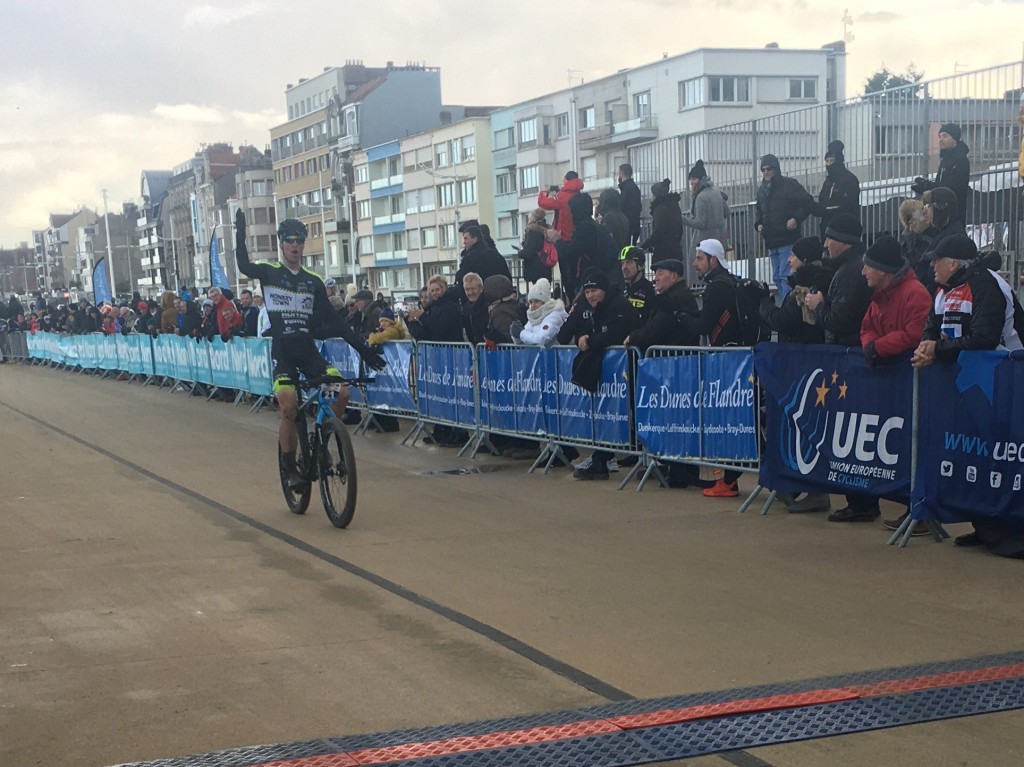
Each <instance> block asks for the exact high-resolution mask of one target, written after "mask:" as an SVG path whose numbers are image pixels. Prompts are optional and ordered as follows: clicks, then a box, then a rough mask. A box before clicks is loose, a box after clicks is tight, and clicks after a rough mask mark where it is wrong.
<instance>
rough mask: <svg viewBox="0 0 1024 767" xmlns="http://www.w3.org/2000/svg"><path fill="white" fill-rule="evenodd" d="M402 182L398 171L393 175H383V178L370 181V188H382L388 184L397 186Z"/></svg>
mask: <svg viewBox="0 0 1024 767" xmlns="http://www.w3.org/2000/svg"><path fill="white" fill-rule="evenodd" d="M401 183H402V174H401V173H399V174H397V175H395V176H385V177H384V178H376V179H374V180H373V181H371V182H370V189H384V188H385V187H389V186H398V185H399V184H401Z"/></svg>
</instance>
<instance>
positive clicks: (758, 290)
mask: <svg viewBox="0 0 1024 767" xmlns="http://www.w3.org/2000/svg"><path fill="white" fill-rule="evenodd" d="M768 295H770V293H769V291H768V286H767V285H765V284H764V283H763V282H758V281H757V280H748V279H746V278H743V279H737V280H736V319H737V320H738V321H739V323H740V343H741V344H743V346H754V345H756V344H759V343H761V342H762V341H770V340H771V338H772V331H771V328H770V327H769V326H768V325H767V324H765V323H764V322H762V320H761V299H763V298H765V297H766V296H768Z"/></svg>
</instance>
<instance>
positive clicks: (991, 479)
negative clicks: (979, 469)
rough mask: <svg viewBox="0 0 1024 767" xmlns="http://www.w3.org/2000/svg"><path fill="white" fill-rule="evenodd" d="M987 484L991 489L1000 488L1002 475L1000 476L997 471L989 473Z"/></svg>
mask: <svg viewBox="0 0 1024 767" xmlns="http://www.w3.org/2000/svg"><path fill="white" fill-rule="evenodd" d="M988 483H989V484H990V485H992V487H993V488H999V487H1002V484H1003V475H1002V474H1000V473H999V472H998V471H993V472H990V473H989V475H988Z"/></svg>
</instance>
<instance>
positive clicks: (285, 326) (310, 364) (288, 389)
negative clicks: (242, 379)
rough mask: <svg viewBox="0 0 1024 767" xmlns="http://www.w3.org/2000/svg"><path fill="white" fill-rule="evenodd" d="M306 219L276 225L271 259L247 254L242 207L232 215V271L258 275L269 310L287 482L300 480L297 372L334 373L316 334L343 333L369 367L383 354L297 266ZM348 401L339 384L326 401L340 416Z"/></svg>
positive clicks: (379, 366)
mask: <svg viewBox="0 0 1024 767" xmlns="http://www.w3.org/2000/svg"><path fill="white" fill-rule="evenodd" d="M306 234H307V232H306V225H305V224H303V223H302V222H301V221H299V220H297V219H294V218H288V219H285V220H284V221H282V222H281V223H280V225H279V226H278V227H277V239H278V243H279V245H280V248H281V260H280V261H278V262H277V263H269V262H266V261H258V262H256V263H253V262H251V261H250V260H249V249H248V248H247V247H246V244H245V213H244V212H242V211H241V210H239V211H238V213H237V215H236V216H235V259H236V261H237V262H238V271H240V272H241V273H242V274H244V275H246V276H247V277H252V278H253V279H258V280H259V281H260V284H261V285H262V287H263V299H264V305H265V306H266V308H267V313H268V314H269V316H270V337H271V339H272V341H271V346H270V355H271V357H272V359H273V362H274V373H273V375H274V394H275V395H276V396H277V404H278V407H279V408H280V411H281V421H280V424H279V425H278V432H277V435H278V436H277V438H278V442H279V444H280V445H281V452H282V453H283V456H284V458H283V460H284V464H285V468H286V469H287V470H288V473H289V475H290V480H289V484H291V485H292V486H293V487H301V486H302V485H304V484H305V482H304V480H303V479H302V478H301V477H300V476H299V472H298V469H297V467H296V464H295V451H296V449H297V448H298V438H297V437H296V433H295V415H296V405H297V402H298V396H297V394H296V391H295V382H296V381H298V380H299V373H300V372H301V373H303V374H304V375H305V376H306V377H307V378H315V377H318V376H322V375H335V376H338V375H340V373H339V371H338V370H337V369H336V368H334V367H333V366H329V365H328V364H327V361H326V360H325V359H324V358H323V357H322V356H321V355H320V352H319V351H317V348H316V344H315V342H314V339H316V338H336V337H338V336H340V337H341V338H344V339H345V340H346V341H347V342H348V343H349V344H350V345H351V346H352V348H354V349H355V350H356V351H357V352H358V353H359V356H360V357H362V359H363V361H364V362H366V364H367V365H368V366H369V367H371V368H373V369H374V370H383V369H384V367H385V362H384V358H383V356H382V355H381V353H380V351H379V350H377V349H374V348H372V347H369V346H367V345H366V343H365V342H364V341H363V340H362V339H361V338H360V337H359V336H358V335H357V334H356V332H355V331H354V330H353V329H352V327H351V326H350V325H349V324H348V323H347V322H345V321H344V320H343V319H342V318H341V317H340V316H339V315H338V314H337V313H336V312H334V311H333V310H332V309H331V304H330V301H329V300H328V298H327V289H326V288H325V287H324V282H323V280H322V279H321V278H320V276H319V275H318V274H315V273H314V272H311V271H310V270H309V269H306V268H304V267H303V266H302V250H303V248H304V247H305V244H306ZM347 405H348V389H347V388H343V389H342V391H341V392H340V393H339V395H338V399H337V401H336V402H334V403H333V404H332V406H331V409H332V410H333V411H334V413H335V415H337V416H339V417H340V416H341V415H343V414H344V412H345V407H346V406H347Z"/></svg>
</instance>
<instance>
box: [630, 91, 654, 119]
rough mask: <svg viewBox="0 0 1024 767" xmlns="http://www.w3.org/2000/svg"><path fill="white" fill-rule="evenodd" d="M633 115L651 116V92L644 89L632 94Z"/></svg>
mask: <svg viewBox="0 0 1024 767" xmlns="http://www.w3.org/2000/svg"><path fill="white" fill-rule="evenodd" d="M633 116H634V117H650V116H651V92H650V91H644V92H643V93H637V94H634V96H633Z"/></svg>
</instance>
